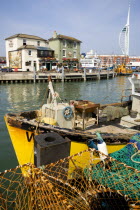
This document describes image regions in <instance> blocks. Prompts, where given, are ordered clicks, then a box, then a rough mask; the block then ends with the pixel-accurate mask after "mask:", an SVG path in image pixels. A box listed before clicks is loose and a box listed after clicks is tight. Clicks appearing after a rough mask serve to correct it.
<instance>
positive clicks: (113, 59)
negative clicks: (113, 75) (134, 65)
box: [98, 55, 140, 67]
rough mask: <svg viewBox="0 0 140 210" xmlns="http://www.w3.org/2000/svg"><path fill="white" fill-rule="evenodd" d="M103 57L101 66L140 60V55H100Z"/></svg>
mask: <svg viewBox="0 0 140 210" xmlns="http://www.w3.org/2000/svg"><path fill="white" fill-rule="evenodd" d="M98 57H99V58H100V59H101V66H102V67H107V66H112V65H113V64H116V65H121V64H129V63H130V62H140V56H124V55H98Z"/></svg>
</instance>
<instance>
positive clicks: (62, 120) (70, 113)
mask: <svg viewBox="0 0 140 210" xmlns="http://www.w3.org/2000/svg"><path fill="white" fill-rule="evenodd" d="M41 112H42V117H47V118H52V119H54V120H55V121H56V125H57V126H59V127H60V128H69V129H73V128H74V106H71V105H69V104H68V103H63V104H62V103H60V104H57V105H56V106H54V104H44V105H43V106H42V109H41Z"/></svg>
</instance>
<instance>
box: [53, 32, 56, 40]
mask: <svg viewBox="0 0 140 210" xmlns="http://www.w3.org/2000/svg"><path fill="white" fill-rule="evenodd" d="M53 38H54V39H55V38H57V32H56V31H54V32H53Z"/></svg>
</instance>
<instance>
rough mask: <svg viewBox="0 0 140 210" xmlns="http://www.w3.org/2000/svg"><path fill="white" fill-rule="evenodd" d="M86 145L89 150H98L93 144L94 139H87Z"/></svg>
mask: <svg viewBox="0 0 140 210" xmlns="http://www.w3.org/2000/svg"><path fill="white" fill-rule="evenodd" d="M87 145H88V147H89V148H92V149H96V150H98V148H97V145H96V144H95V142H94V139H89V140H88V141H87Z"/></svg>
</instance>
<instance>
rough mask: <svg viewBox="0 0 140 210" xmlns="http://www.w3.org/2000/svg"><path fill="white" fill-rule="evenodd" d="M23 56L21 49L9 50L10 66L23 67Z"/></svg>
mask: <svg viewBox="0 0 140 210" xmlns="http://www.w3.org/2000/svg"><path fill="white" fill-rule="evenodd" d="M21 56H22V52H21V50H18V51H12V52H9V67H10V68H22V62H21Z"/></svg>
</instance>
